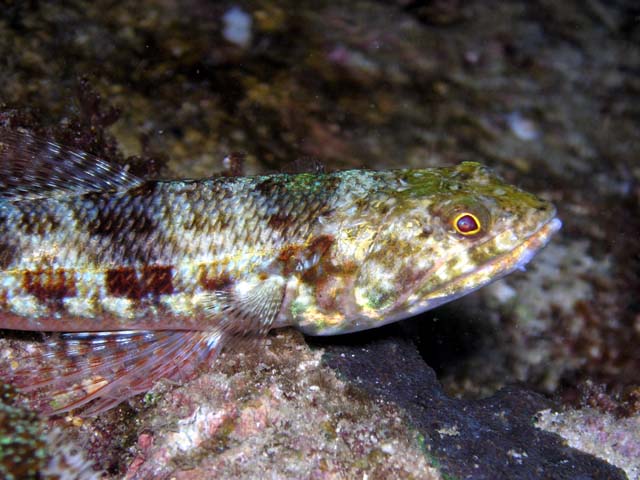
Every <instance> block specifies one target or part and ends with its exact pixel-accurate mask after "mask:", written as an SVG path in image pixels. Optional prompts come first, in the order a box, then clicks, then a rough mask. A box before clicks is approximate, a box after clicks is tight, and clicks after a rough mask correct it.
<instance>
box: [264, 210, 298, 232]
mask: <svg viewBox="0 0 640 480" xmlns="http://www.w3.org/2000/svg"><path fill="white" fill-rule="evenodd" d="M294 221H295V218H294V217H292V216H291V215H283V214H280V213H276V214H273V215H271V216H270V217H269V220H267V225H268V226H269V228H271V229H273V230H280V231H282V232H284V231H285V230H286V229H287V227H288V226H289V225H291V224H293V222H294Z"/></svg>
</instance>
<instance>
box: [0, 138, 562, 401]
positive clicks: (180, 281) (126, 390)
mask: <svg viewBox="0 0 640 480" xmlns="http://www.w3.org/2000/svg"><path fill="white" fill-rule="evenodd" d="M559 228H560V221H559V220H557V219H556V218H555V209H554V208H553V206H552V205H551V204H549V203H548V202H545V201H543V200H540V199H538V198H536V197H534V196H533V195H530V194H528V193H526V192H523V191H522V190H519V189H517V188H515V187H513V186H510V185H507V184H505V183H503V182H502V181H501V180H500V179H498V178H497V177H496V176H494V175H493V174H491V173H490V172H489V171H488V170H487V169H486V168H484V167H482V166H481V165H479V164H476V163H468V162H467V163H462V164H461V165H459V166H457V167H448V168H433V169H404V170H390V171H369V170H349V171H342V172H334V173H323V174H319V173H303V174H295V175H294V174H274V175H264V176H255V177H222V176H220V177H213V178H209V179H203V180H175V181H158V180H143V179H140V178H137V177H135V176H133V175H131V174H129V173H128V172H127V171H126V169H124V168H122V167H118V166H115V165H110V164H108V163H106V162H104V161H102V160H100V159H97V158H94V157H91V156H90V155H87V154H84V153H82V152H75V151H72V150H68V149H65V148H63V147H61V146H60V145H57V144H55V143H53V142H48V141H44V140H41V139H38V138H36V137H33V136H31V135H30V134H28V133H15V132H7V131H0V328H5V329H15V330H32V331H46V332H64V333H61V334H60V335H56V336H53V337H51V338H50V340H49V341H48V343H47V347H46V349H45V350H46V351H45V353H43V354H42V357H40V356H38V355H34V354H32V355H30V356H27V358H26V359H21V360H20V361H14V362H13V365H12V368H11V371H10V372H7V376H10V377H11V378H12V380H13V382H14V383H15V384H17V385H18V386H20V387H22V388H23V389H25V390H35V391H38V392H39V393H40V399H41V402H40V404H39V406H40V408H42V409H43V411H45V412H49V413H51V412H60V411H65V410H68V409H71V408H75V407H79V406H82V405H84V404H87V403H91V405H90V407H89V409H88V410H87V411H88V412H97V411H101V410H104V409H106V408H110V407H112V406H114V405H116V404H117V403H119V402H121V401H123V400H125V399H126V398H127V397H129V396H131V395H133V394H135V393H139V392H142V391H145V390H147V389H149V388H150V387H151V386H152V384H153V382H154V381H155V380H157V379H158V378H162V377H166V378H170V379H182V378H187V377H189V376H190V375H192V374H193V372H194V371H195V369H196V368H197V367H198V365H200V364H201V363H202V361H204V360H205V359H208V358H212V357H213V356H215V355H216V354H217V353H218V352H219V351H220V349H221V348H222V346H223V345H225V344H229V343H230V342H233V341H234V340H237V339H239V338H246V337H250V338H252V337H258V336H261V335H263V334H265V333H266V332H267V331H268V330H270V329H271V328H275V327H281V326H289V325H290V326H295V327H297V328H299V329H301V330H302V331H303V332H305V333H309V334H318V335H326V334H334V333H343V332H348V331H354V330H361V329H366V328H373V327H377V326H380V325H382V324H385V323H388V322H391V321H396V320H399V319H401V318H405V317H407V316H411V315H415V314H417V313H419V312H421V311H424V310H427V309H430V308H433V307H435V306H438V305H440V304H442V303H445V302H447V301H450V300H452V299H454V298H458V297H460V296H461V295H464V294H466V293H468V292H470V291H472V290H474V289H476V288H479V287H480V286H482V285H484V284H486V283H488V282H490V281H493V280H495V279H497V278H499V277H501V276H503V275H505V274H507V273H509V272H511V271H512V270H514V269H516V268H518V267H521V266H522V265H524V264H525V263H526V262H528V261H529V260H530V259H531V257H532V256H533V254H534V253H535V252H536V251H537V250H539V249H540V248H541V247H542V246H544V244H546V242H547V241H548V239H549V237H550V236H551V235H552V234H553V233H554V232H555V231H557V230H558V229H559Z"/></svg>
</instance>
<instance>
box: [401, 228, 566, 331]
mask: <svg viewBox="0 0 640 480" xmlns="http://www.w3.org/2000/svg"><path fill="white" fill-rule="evenodd" d="M561 228H562V221H561V220H560V219H559V218H557V217H553V218H552V219H551V220H549V221H548V222H547V223H545V224H544V225H542V226H541V227H540V228H539V229H538V230H537V231H536V232H535V233H533V234H532V235H531V236H529V237H527V238H526V239H525V240H524V241H523V242H522V243H520V245H518V246H517V247H515V248H514V249H513V250H511V251H510V252H507V253H504V254H502V255H500V256H498V257H495V258H494V259H492V260H491V261H489V262H487V263H485V264H484V265H482V266H480V267H478V268H477V269H475V270H473V271H471V272H470V273H468V274H465V275H462V276H460V277H458V278H456V279H455V280H454V281H452V282H450V283H448V284H444V285H442V287H441V288H438V289H435V290H432V291H429V292H427V293H423V294H419V293H418V294H417V295H418V296H420V297H421V298H422V300H420V301H417V302H416V301H413V302H412V301H411V300H409V302H407V303H409V304H412V305H411V306H410V307H407V308H406V310H404V311H403V312H402V313H399V314H396V315H391V316H389V322H393V321H397V320H401V319H403V318H406V317H409V316H412V315H417V314H419V313H422V312H424V311H427V310H431V309H433V308H436V307H438V306H440V305H443V304H445V303H448V302H450V301H453V300H456V299H457V298H460V297H462V296H464V295H467V294H468V293H471V292H473V291H475V290H477V289H479V288H481V287H483V286H485V285H487V284H489V283H492V282H494V281H496V280H498V279H500V278H502V277H504V276H506V275H508V274H510V273H512V272H514V271H516V270H522V269H523V268H524V267H525V266H526V265H527V264H528V263H529V262H530V261H531V260H532V259H533V257H534V256H535V255H536V254H537V253H538V251H539V250H541V249H542V248H543V247H545V246H546V245H547V243H549V241H550V240H551V237H552V236H553V235H554V234H555V233H556V232H558V231H559V230H560V229H561ZM400 310H402V308H400Z"/></svg>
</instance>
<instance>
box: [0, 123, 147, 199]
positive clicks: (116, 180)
mask: <svg viewBox="0 0 640 480" xmlns="http://www.w3.org/2000/svg"><path fill="white" fill-rule="evenodd" d="M141 182H142V180H141V179H140V178H138V177H136V176H135V175H132V174H130V173H129V172H128V171H127V170H126V168H124V167H122V166H118V165H111V164H110V163H108V162H106V161H104V160H101V159H100V158H98V157H96V156H94V155H91V154H88V153H86V152H80V151H75V150H72V149H69V148H65V147H63V146H61V145H59V144H57V143H55V142H51V141H49V140H45V139H42V138H38V137H36V136H34V135H32V134H31V133H28V132H24V131H12V130H4V129H2V130H0V199H12V198H19V199H22V198H30V199H34V198H43V197H50V196H52V195H54V196H55V195H56V193H59V194H65V195H69V194H79V193H85V192H91V191H99V190H125V189H128V188H131V187H133V186H136V185H138V184H139V183H141Z"/></svg>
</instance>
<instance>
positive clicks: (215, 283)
mask: <svg viewBox="0 0 640 480" xmlns="http://www.w3.org/2000/svg"><path fill="white" fill-rule="evenodd" d="M198 270H199V271H198V283H199V284H200V286H201V287H202V288H204V289H205V290H207V291H210V292H214V291H221V290H228V289H229V288H230V287H231V286H232V285H233V278H231V276H230V275H229V274H228V273H223V274H222V275H218V276H217V277H209V276H208V275H207V269H206V268H205V266H204V265H201V266H200V267H199V269H198Z"/></svg>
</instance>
